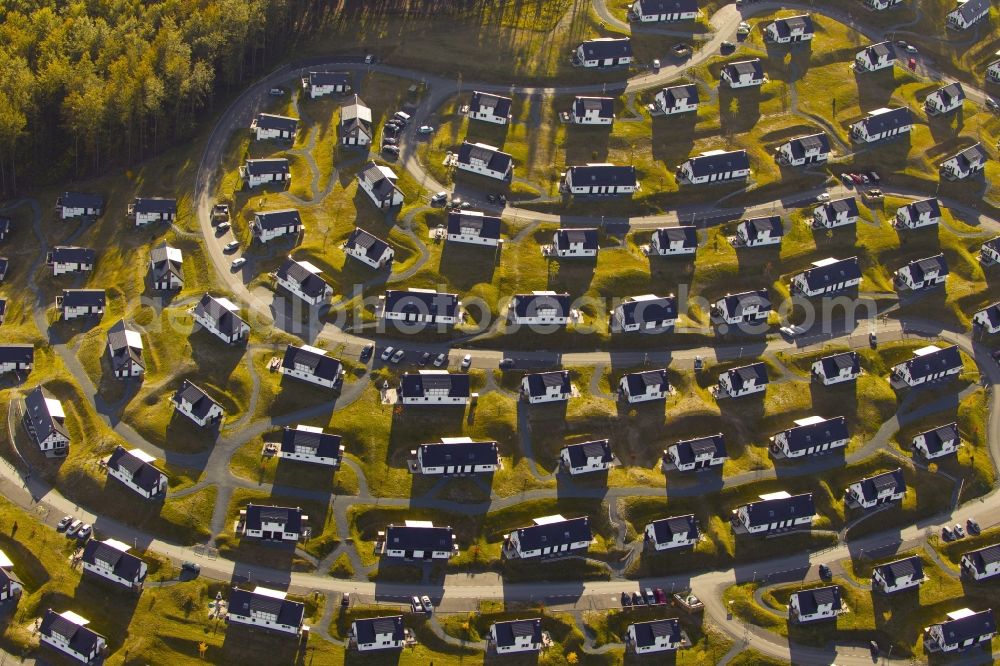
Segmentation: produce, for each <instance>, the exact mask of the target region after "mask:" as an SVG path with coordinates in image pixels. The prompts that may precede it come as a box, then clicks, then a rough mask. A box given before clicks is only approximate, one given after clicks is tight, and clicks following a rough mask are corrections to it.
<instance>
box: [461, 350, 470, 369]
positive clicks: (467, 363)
mask: <svg viewBox="0 0 1000 666" xmlns="http://www.w3.org/2000/svg"><path fill="white" fill-rule="evenodd" d="M470 367H472V354H466V355H465V356H463V357H462V370H468V369H469V368H470Z"/></svg>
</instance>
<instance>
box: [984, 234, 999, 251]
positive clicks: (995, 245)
mask: <svg viewBox="0 0 1000 666" xmlns="http://www.w3.org/2000/svg"><path fill="white" fill-rule="evenodd" d="M982 247H987V248H990V249H991V250H994V251H995V252H1000V236H997V237H996V238H991V239H989V240H988V241H985V242H984V243H983V245H982Z"/></svg>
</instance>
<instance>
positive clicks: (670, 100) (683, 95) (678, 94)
mask: <svg viewBox="0 0 1000 666" xmlns="http://www.w3.org/2000/svg"><path fill="white" fill-rule="evenodd" d="M663 97H664V98H665V99H666V102H667V108H668V109H672V108H674V107H675V106H677V103H678V102H680V101H682V100H685V101H687V103H688V104H697V103H698V86H696V85H695V84H693V83H689V84H687V85H682V86H669V87H667V88H664V89H663Z"/></svg>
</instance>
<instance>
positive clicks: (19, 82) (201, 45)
mask: <svg viewBox="0 0 1000 666" xmlns="http://www.w3.org/2000/svg"><path fill="white" fill-rule="evenodd" d="M317 3H320V0H313V1H303V0H69V1H67V0H2V1H0V194H2V195H5V196H10V195H12V194H14V193H16V192H17V191H18V190H19V189H20V190H23V189H25V188H26V187H29V186H32V185H35V184H40V183H52V182H58V181H59V180H60V179H66V178H82V177H87V176H93V175H98V174H100V173H102V170H104V169H106V168H108V166H109V165H114V164H126V165H127V164H134V163H135V162H137V161H139V160H141V159H143V158H146V157H149V156H150V155H153V154H155V153H157V152H159V151H162V150H163V149H165V148H166V147H169V146H170V145H173V144H175V143H177V142H178V141H180V140H184V139H187V138H189V137H190V136H191V135H192V133H193V132H194V131H195V130H196V129H197V128H198V124H199V121H201V120H202V119H203V118H204V117H205V116H206V111H208V110H210V109H211V108H212V107H213V104H214V103H215V102H216V100H218V101H221V100H222V99H223V97H224V96H226V95H228V94H229V93H230V92H232V91H233V90H235V89H238V88H241V87H243V86H244V85H246V83H247V82H248V81H249V80H250V79H252V78H255V77H257V76H260V75H261V74H263V73H264V72H266V71H267V70H269V69H270V68H271V67H273V66H274V63H275V62H276V61H277V60H279V59H281V58H282V57H284V56H285V55H286V53H287V51H288V49H289V47H290V45H291V44H292V42H293V40H295V39H296V38H297V37H298V36H300V31H299V29H298V28H299V26H300V25H301V22H302V17H303V16H306V15H308V13H309V12H310V11H311V10H312V9H315V5H316V4H317ZM320 4H321V3H320Z"/></svg>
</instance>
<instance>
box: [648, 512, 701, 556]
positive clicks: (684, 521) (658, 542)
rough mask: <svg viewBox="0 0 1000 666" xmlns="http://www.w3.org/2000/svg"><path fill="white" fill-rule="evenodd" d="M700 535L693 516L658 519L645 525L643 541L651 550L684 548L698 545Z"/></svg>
mask: <svg viewBox="0 0 1000 666" xmlns="http://www.w3.org/2000/svg"><path fill="white" fill-rule="evenodd" d="M700 538H701V535H700V533H699V531H698V521H697V520H695V517H694V514H693V513H689V514H687V515H684V516H671V517H670V518H660V519H658V520H654V521H653V522H651V523H648V524H647V525H646V530H645V532H644V536H643V540H644V542H645V544H646V545H648V546H652V548H653V550H670V549H671V548H684V547H686V546H693V545H695V544H696V543H698V539H700Z"/></svg>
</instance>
